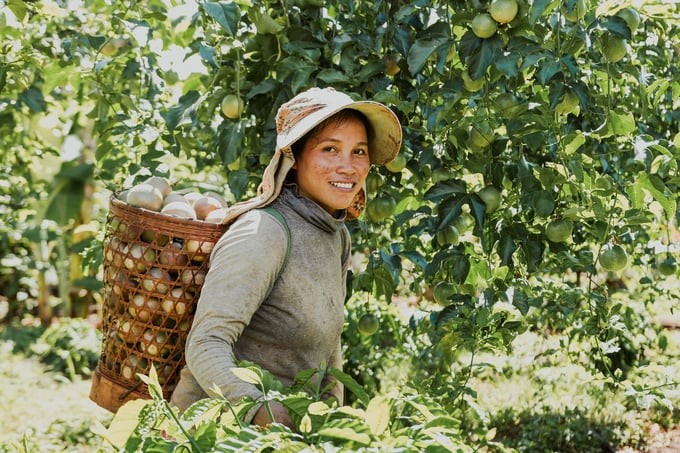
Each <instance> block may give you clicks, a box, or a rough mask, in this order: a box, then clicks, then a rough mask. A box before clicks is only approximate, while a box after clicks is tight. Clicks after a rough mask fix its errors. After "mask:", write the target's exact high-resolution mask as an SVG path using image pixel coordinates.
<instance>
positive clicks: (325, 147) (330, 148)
mask: <svg viewBox="0 0 680 453" xmlns="http://www.w3.org/2000/svg"><path fill="white" fill-rule="evenodd" d="M321 150H322V151H324V152H326V153H332V152H334V151H335V146H330V145H328V146H324V147H323V148H321Z"/></svg>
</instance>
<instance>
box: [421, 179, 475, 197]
mask: <svg viewBox="0 0 680 453" xmlns="http://www.w3.org/2000/svg"><path fill="white" fill-rule="evenodd" d="M465 191H466V188H465V183H464V182H463V181H457V180H448V181H442V182H438V183H437V184H435V185H434V186H432V187H431V188H430V189H429V190H428V191H427V192H425V195H424V198H425V199H426V200H429V201H441V199H442V198H446V197H449V196H451V195H454V194H459V193H465Z"/></svg>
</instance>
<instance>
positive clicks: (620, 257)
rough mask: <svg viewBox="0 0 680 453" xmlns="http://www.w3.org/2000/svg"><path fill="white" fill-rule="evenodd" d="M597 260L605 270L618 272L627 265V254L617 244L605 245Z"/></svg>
mask: <svg viewBox="0 0 680 453" xmlns="http://www.w3.org/2000/svg"><path fill="white" fill-rule="evenodd" d="M599 260H600V265H601V266H602V267H603V268H605V269H606V270H608V271H612V272H618V271H620V270H623V269H624V268H625V267H626V266H627V265H628V254H627V253H626V251H625V250H624V248H623V247H621V246H620V245H619V244H606V245H605V246H604V247H602V250H601V251H600V258H599Z"/></svg>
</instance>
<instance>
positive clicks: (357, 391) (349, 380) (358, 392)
mask: <svg viewBox="0 0 680 453" xmlns="http://www.w3.org/2000/svg"><path fill="white" fill-rule="evenodd" d="M329 373H330V374H331V376H333V377H334V378H335V379H337V380H338V382H340V383H341V384H342V385H344V386H345V388H346V389H347V390H349V391H350V392H352V394H353V395H354V396H356V397H357V398H359V400H360V401H361V402H362V403H364V404H368V403H369V400H370V398H369V396H368V393H366V391H365V390H364V389H363V387H361V385H360V384H359V383H358V382H357V381H355V380H354V378H353V377H352V376H350V375H349V374H347V373H344V372H342V371H340V370H338V369H337V368H331V369H330V370H329Z"/></svg>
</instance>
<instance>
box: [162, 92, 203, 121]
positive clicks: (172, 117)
mask: <svg viewBox="0 0 680 453" xmlns="http://www.w3.org/2000/svg"><path fill="white" fill-rule="evenodd" d="M200 98H201V95H200V94H199V93H198V91H195V90H192V91H189V92H188V93H186V94H185V95H183V96H182V97H180V98H179V102H178V104H177V105H176V106H174V107H171V108H170V109H168V110H166V111H165V112H162V113H161V116H162V117H163V119H165V123H166V124H167V126H168V129H169V130H171V131H172V130H174V129H175V128H176V127H177V126H178V125H179V124H180V123H181V122H182V121H183V120H184V119H185V118H186V112H187V110H188V111H189V112H190V113H192V112H193V111H194V110H195V108H196V104H197V103H198V101H199V99H200Z"/></svg>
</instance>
